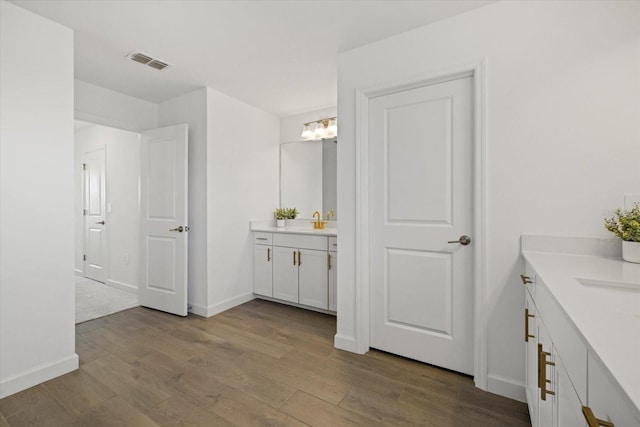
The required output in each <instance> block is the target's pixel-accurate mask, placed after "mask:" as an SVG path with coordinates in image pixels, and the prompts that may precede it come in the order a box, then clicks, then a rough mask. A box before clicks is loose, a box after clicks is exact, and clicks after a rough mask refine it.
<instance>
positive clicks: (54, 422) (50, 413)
mask: <svg viewBox="0 0 640 427" xmlns="http://www.w3.org/2000/svg"><path fill="white" fill-rule="evenodd" d="M0 411H1V412H2V413H3V414H4V416H5V418H6V422H7V423H8V424H9V425H10V426H11V427H21V426H34V427H36V426H37V427H40V426H43V427H48V426H51V427H59V426H72V427H76V426H82V423H81V421H80V419H78V417H77V416H76V415H75V414H73V413H72V412H71V411H69V410H67V409H66V408H65V407H64V406H62V405H61V404H60V402H58V401H57V400H56V399H54V397H53V396H51V395H50V394H49V392H48V391H47V390H46V389H45V387H44V386H43V385H42V384H41V385H38V386H35V387H31V388H30V389H27V390H25V391H23V392H21V393H18V394H14V395H12V396H9V397H6V398H4V399H2V400H0Z"/></svg>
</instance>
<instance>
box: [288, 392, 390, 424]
mask: <svg viewBox="0 0 640 427" xmlns="http://www.w3.org/2000/svg"><path fill="white" fill-rule="evenodd" d="M280 410H281V411H282V412H284V413H286V414H289V415H291V416H292V417H295V418H297V419H299V420H301V421H303V422H305V423H307V424H309V425H312V426H327V427H331V426H382V425H383V424H381V423H378V422H376V421H374V420H372V419H370V418H367V417H365V416H362V415H360V414H357V413H355V412H352V411H349V410H347V409H344V408H341V407H336V406H335V405H332V404H331V403H329V402H326V401H324V400H322V399H319V398H317V397H314V396H312V395H310V394H307V393H304V392H302V391H297V392H296V393H295V394H294V395H293V396H291V398H290V399H289V400H287V401H286V402H285V404H284V405H282V407H281V408H280Z"/></svg>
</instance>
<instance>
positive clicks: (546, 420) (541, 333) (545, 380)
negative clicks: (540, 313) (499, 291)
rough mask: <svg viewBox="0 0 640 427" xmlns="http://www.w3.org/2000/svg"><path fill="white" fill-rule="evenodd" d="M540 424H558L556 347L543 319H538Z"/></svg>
mask: <svg viewBox="0 0 640 427" xmlns="http://www.w3.org/2000/svg"><path fill="white" fill-rule="evenodd" d="M537 353H538V357H537V359H538V369H537V372H538V375H537V376H538V381H537V383H538V398H539V400H538V405H539V406H538V426H540V427H554V426H556V425H557V410H558V409H557V408H558V406H557V399H556V389H557V384H558V383H557V378H556V369H555V359H556V356H555V353H556V351H555V348H554V347H553V343H552V342H551V337H550V335H549V333H548V332H547V330H546V327H545V325H544V323H542V321H538V351H537Z"/></svg>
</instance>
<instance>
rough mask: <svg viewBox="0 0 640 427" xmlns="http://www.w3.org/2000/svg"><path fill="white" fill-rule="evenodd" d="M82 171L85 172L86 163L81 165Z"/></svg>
mask: <svg viewBox="0 0 640 427" xmlns="http://www.w3.org/2000/svg"><path fill="white" fill-rule="evenodd" d="M82 170H83V171H86V170H87V164H86V163H83V164H82Z"/></svg>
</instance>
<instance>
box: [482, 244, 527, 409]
mask: <svg viewBox="0 0 640 427" xmlns="http://www.w3.org/2000/svg"><path fill="white" fill-rule="evenodd" d="M523 272H524V260H523V258H522V256H518V259H517V261H516V263H515V264H514V265H513V267H512V268H511V270H510V271H509V275H508V276H507V278H506V280H505V281H504V283H503V284H502V286H501V287H500V288H499V289H498V290H497V291H496V292H495V293H493V294H491V295H488V296H487V303H486V310H487V313H488V314H487V317H488V340H487V353H488V355H487V356H488V359H487V360H489V361H490V363H489V366H488V380H489V383H491V382H492V381H504V380H505V376H506V378H510V379H516V380H518V381H520V382H521V384H515V386H521V387H523V388H522V393H523V397H524V365H525V346H524V338H523V336H524V335H523V334H524V329H523V328H524V320H523V321H522V322H520V320H521V319H524V318H523V313H524V299H525V288H524V286H523V285H522V281H521V279H520V274H522V273H523ZM514 301H518V302H517V303H514ZM497 307H500V309H497ZM498 313H499V314H498ZM510 319H517V320H515V321H514V320H510ZM514 349H517V350H516V352H515V353H514ZM514 361H517V362H516V363H514ZM498 366H501V367H509V366H511V367H512V369H515V371H514V372H501V375H500V376H499V377H496V376H495V375H493V376H492V372H493V371H495V368H496V367H498ZM508 382H510V383H512V380H509V381H508ZM490 385H491V384H490ZM511 385H512V386H513V385H514V384H511ZM502 386H508V385H507V384H502Z"/></svg>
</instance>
